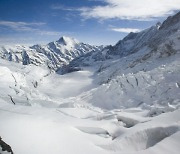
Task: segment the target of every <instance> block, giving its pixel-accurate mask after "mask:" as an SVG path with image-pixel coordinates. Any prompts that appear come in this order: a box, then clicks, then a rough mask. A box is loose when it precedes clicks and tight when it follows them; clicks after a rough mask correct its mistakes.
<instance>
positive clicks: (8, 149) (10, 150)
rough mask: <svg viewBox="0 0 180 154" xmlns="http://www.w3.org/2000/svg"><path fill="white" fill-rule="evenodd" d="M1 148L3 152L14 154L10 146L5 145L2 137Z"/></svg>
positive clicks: (0, 139) (0, 140)
mask: <svg viewBox="0 0 180 154" xmlns="http://www.w3.org/2000/svg"><path fill="white" fill-rule="evenodd" d="M0 147H1V148H2V151H6V152H9V153H11V154H13V151H12V149H11V147H10V145H8V144H7V143H5V142H4V141H3V140H2V138H1V137H0Z"/></svg>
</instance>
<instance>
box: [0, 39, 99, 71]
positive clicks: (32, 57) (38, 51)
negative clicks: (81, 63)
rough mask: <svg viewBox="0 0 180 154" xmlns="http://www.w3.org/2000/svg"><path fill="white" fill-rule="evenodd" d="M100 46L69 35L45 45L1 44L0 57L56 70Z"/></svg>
mask: <svg viewBox="0 0 180 154" xmlns="http://www.w3.org/2000/svg"><path fill="white" fill-rule="evenodd" d="M101 48H102V47H98V46H91V45H89V44H84V43H80V42H78V41H77V40H75V39H73V38H70V37H65V36H63V37H61V38H60V39H59V40H58V41H54V42H50V43H48V44H47V45H34V46H30V47H29V46H24V45H14V46H12V45H11V46H1V47H0V57H1V58H3V59H7V60H9V61H14V62H17V63H22V64H23V65H28V64H34V65H37V66H38V65H44V66H47V67H49V68H52V69H54V70H56V69H57V68H59V67H60V66H63V65H67V64H68V63H69V62H70V61H71V60H73V59H74V58H77V57H79V56H82V55H84V54H86V53H88V52H92V51H100V50H101Z"/></svg>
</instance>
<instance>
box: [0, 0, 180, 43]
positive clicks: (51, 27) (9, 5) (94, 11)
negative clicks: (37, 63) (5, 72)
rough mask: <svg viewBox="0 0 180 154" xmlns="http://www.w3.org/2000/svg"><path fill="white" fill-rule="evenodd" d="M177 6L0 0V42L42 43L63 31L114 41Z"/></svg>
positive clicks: (165, 1)
mask: <svg viewBox="0 0 180 154" xmlns="http://www.w3.org/2000/svg"><path fill="white" fill-rule="evenodd" d="M177 10H180V0H0V44H36V43H43V44H45V43H48V42H50V41H53V40H57V39H59V38H60V37H61V36H63V35H66V36H71V37H74V38H76V39H78V40H79V41H83V42H85V43H90V44H95V45H100V44H104V45H107V44H115V43H116V42H117V41H118V40H120V39H122V38H123V37H124V36H126V35H127V34H128V33H129V32H131V31H132V32H137V31H140V30H143V29H146V28H148V27H150V26H151V25H154V24H156V23H157V22H158V21H163V20H164V19H165V18H166V17H167V16H169V15H171V14H174V13H175V11H177Z"/></svg>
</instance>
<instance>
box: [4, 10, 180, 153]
mask: <svg viewBox="0 0 180 154" xmlns="http://www.w3.org/2000/svg"><path fill="white" fill-rule="evenodd" d="M0 51H1V52H0V55H1V59H0V136H2V138H3V143H8V144H9V145H10V146H11V148H12V150H13V151H14V153H17V154H24V153H26V154H34V153H39V154H41V153H43V154H49V153H52V154H59V153H69V154H74V153H78V154H84V153H86V154H92V153H93V154H99V153H102V154H117V153H118V154H157V153H158V154H169V153H173V154H179V150H180V146H179V141H180V12H179V13H177V14H176V15H174V16H172V17H169V18H167V20H165V21H164V22H163V23H162V24H160V23H158V24H157V25H155V26H152V27H150V28H148V29H146V30H143V31H141V32H139V33H130V34H128V35H127V36H126V37H125V38H124V39H123V40H120V41H118V42H117V44H116V45H114V46H107V47H105V48H103V49H102V47H96V46H90V45H88V44H83V43H79V42H78V41H77V40H75V39H71V38H67V37H62V38H60V39H59V40H58V41H55V42H51V43H49V44H47V45H35V46H31V47H25V46H16V47H1V50H0ZM22 64H23V65H22ZM29 64H30V65H29ZM33 64H34V65H33ZM44 66H45V67H44ZM47 67H48V69H47ZM49 68H53V70H56V71H51V69H49ZM60 74H61V75H60ZM1 147H2V146H0V153H1V151H2V150H1V149H2V148H1ZM4 153H6V152H4ZM4 153H3V154H4Z"/></svg>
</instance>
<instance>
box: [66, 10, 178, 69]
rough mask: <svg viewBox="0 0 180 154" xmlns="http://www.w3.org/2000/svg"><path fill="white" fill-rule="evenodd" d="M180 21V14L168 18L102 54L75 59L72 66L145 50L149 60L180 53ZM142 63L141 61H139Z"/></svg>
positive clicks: (129, 36) (121, 41)
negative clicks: (179, 44) (179, 46)
mask: <svg viewBox="0 0 180 154" xmlns="http://www.w3.org/2000/svg"><path fill="white" fill-rule="evenodd" d="M179 20H180V12H179V13H177V14H176V15H174V16H172V17H168V18H167V19H166V20H165V21H164V22H163V23H162V24H161V23H159V22H158V23H157V24H156V25H155V26H152V27H150V28H148V29H145V30H143V31H141V32H138V33H133V32H131V33H129V34H128V35H127V36H126V37H125V38H124V39H123V40H120V41H118V42H117V43H116V45H114V46H111V45H110V46H107V47H105V48H104V49H102V50H101V52H96V51H95V52H90V53H87V54H85V55H83V56H80V57H78V58H76V59H74V60H73V61H72V62H71V63H70V65H72V66H73V65H76V66H79V65H85V66H86V65H93V64H94V62H98V61H105V60H107V59H113V58H122V57H126V56H128V55H131V54H134V53H136V52H140V51H141V50H145V52H146V53H147V54H146V53H145V52H144V55H143V56H144V57H142V59H147V58H149V57H151V55H152V54H159V57H165V56H168V55H172V54H175V52H179V48H175V49H174V47H176V46H177V47H178V43H179V27H180V24H179ZM137 61H140V59H137Z"/></svg>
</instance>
